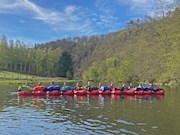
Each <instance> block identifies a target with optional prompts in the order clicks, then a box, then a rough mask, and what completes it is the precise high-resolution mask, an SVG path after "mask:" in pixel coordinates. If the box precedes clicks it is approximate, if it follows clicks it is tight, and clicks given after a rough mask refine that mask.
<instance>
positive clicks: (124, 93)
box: [122, 90, 135, 95]
mask: <svg viewBox="0 0 180 135" xmlns="http://www.w3.org/2000/svg"><path fill="white" fill-rule="evenodd" d="M122 94H123V95H134V94H135V93H134V90H125V91H123V92H122Z"/></svg>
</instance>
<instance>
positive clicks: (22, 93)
mask: <svg viewBox="0 0 180 135" xmlns="http://www.w3.org/2000/svg"><path fill="white" fill-rule="evenodd" d="M31 94H32V93H31V92H30V91H27V90H21V91H18V95H20V96H22V95H23V96H29V95H31Z"/></svg>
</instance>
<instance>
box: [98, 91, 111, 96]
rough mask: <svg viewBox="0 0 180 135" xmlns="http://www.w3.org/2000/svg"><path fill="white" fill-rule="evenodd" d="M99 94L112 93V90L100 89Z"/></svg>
mask: <svg viewBox="0 0 180 135" xmlns="http://www.w3.org/2000/svg"><path fill="white" fill-rule="evenodd" d="M99 94H101V95H111V91H110V90H105V91H99Z"/></svg>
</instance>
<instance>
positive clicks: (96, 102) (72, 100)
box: [0, 85, 180, 135]
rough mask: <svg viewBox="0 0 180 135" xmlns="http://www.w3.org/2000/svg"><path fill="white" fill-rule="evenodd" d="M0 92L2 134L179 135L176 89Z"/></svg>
mask: <svg viewBox="0 0 180 135" xmlns="http://www.w3.org/2000/svg"><path fill="white" fill-rule="evenodd" d="M16 88H17V86H11V85H10V86H1V88H0V134H1V135H12V134H13V135H15V134H18V135H24V134H26V135H44V134H48V135H56V134H73V135H74V134H123V135H125V134H128V135H129V134H130V135H131V134H132V135H178V134H180V105H179V104H180V89H177V88H176V89H168V88H167V89H166V94H165V96H139V97H133V96H59V97H33V96H29V97H18V96H17V94H16V92H15V91H16Z"/></svg>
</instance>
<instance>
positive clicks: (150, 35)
mask: <svg viewBox="0 0 180 135" xmlns="http://www.w3.org/2000/svg"><path fill="white" fill-rule="evenodd" d="M36 48H52V49H57V48H61V50H62V51H68V52H69V53H70V54H71V55H72V58H73V62H74V67H73V68H74V74H75V75H74V77H75V78H83V79H85V80H94V81H115V82H117V81H121V82H130V81H143V80H147V81H150V82H164V83H165V82H169V81H175V82H176V83H178V82H179V79H180V72H179V69H180V9H179V8H177V9H176V10H175V11H174V12H172V13H169V14H168V15H167V16H166V17H161V18H150V17H146V18H145V19H144V20H143V21H140V20H135V21H130V22H129V23H128V24H127V29H125V30H122V31H119V32H114V33H110V34H107V35H100V36H91V37H74V38H67V39H62V40H57V41H53V42H49V43H45V44H40V45H37V46H36Z"/></svg>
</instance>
